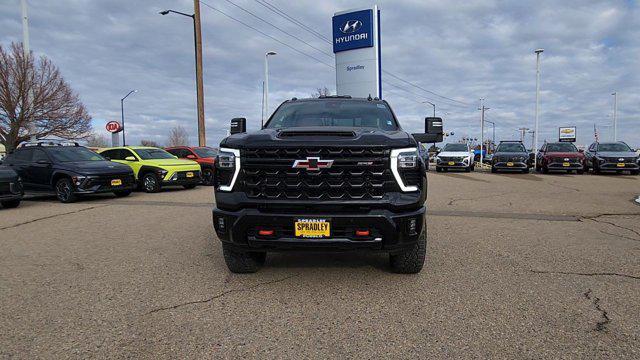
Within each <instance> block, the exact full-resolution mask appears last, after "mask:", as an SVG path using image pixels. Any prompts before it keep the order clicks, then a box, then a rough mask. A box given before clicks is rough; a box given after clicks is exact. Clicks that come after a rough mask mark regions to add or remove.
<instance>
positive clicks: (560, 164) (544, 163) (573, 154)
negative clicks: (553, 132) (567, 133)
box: [536, 142, 585, 174]
mask: <svg viewBox="0 0 640 360" xmlns="http://www.w3.org/2000/svg"><path fill="white" fill-rule="evenodd" d="M549 170H560V171H566V172H568V173H571V172H573V171H576V172H577V173H578V174H582V173H584V170H585V157H584V154H582V153H581V152H580V151H578V148H576V146H575V145H573V143H570V142H555V143H545V144H544V145H542V147H541V148H540V150H539V151H538V154H537V159H536V171H538V172H539V171H542V173H544V174H546V173H548V172H549Z"/></svg>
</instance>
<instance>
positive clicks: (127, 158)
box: [124, 156, 137, 161]
mask: <svg viewBox="0 0 640 360" xmlns="http://www.w3.org/2000/svg"><path fill="white" fill-rule="evenodd" d="M124 159H125V160H126V161H137V160H136V158H135V157H134V156H127V157H126V158H124Z"/></svg>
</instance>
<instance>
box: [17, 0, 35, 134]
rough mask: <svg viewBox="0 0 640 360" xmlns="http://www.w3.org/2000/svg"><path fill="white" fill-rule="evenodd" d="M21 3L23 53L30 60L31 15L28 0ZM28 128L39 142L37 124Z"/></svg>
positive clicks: (28, 94)
mask: <svg viewBox="0 0 640 360" xmlns="http://www.w3.org/2000/svg"><path fill="white" fill-rule="evenodd" d="M20 3H21V5H22V51H23V52H24V57H25V58H26V59H28V58H29V56H30V55H31V51H30V48H29V15H27V0H21V1H20ZM27 99H28V100H31V91H29V92H28V93H27ZM28 127H29V133H31V136H30V138H31V139H30V140H31V141H36V140H38V138H37V136H36V125H35V123H34V122H31V123H30V124H29V126H28Z"/></svg>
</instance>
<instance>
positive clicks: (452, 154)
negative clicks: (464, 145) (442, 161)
mask: <svg viewBox="0 0 640 360" xmlns="http://www.w3.org/2000/svg"><path fill="white" fill-rule="evenodd" d="M438 156H446V157H460V156H473V154H471V153H470V152H466V151H442V152H441V153H439V154H438Z"/></svg>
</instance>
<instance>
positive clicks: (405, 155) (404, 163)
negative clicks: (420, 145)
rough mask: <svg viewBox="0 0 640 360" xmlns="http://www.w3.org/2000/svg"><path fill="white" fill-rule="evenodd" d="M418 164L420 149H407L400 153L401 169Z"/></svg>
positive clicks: (399, 165)
mask: <svg viewBox="0 0 640 360" xmlns="http://www.w3.org/2000/svg"><path fill="white" fill-rule="evenodd" d="M417 165H418V151H417V150H414V151H407V152H402V153H399V154H398V167H399V168H401V169H413V168H415V167H416V166H417Z"/></svg>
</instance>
